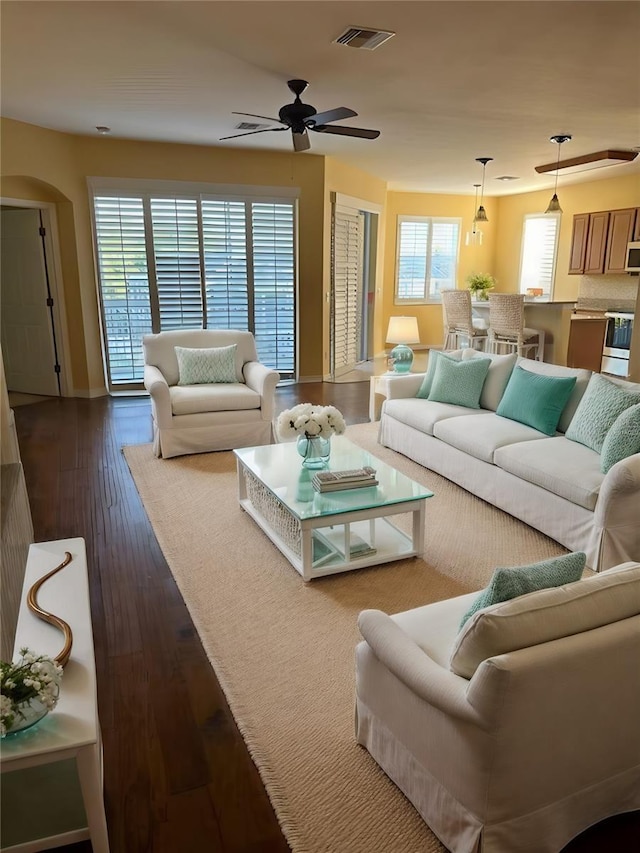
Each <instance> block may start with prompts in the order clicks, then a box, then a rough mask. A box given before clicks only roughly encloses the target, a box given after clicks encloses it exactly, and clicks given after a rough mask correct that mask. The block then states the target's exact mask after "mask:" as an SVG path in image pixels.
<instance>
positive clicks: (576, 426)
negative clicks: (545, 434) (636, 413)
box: [567, 373, 640, 453]
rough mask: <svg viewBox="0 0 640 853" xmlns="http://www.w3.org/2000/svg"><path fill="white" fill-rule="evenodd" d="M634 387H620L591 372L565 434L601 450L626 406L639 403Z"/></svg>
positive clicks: (638, 392) (572, 439) (639, 389)
mask: <svg viewBox="0 0 640 853" xmlns="http://www.w3.org/2000/svg"><path fill="white" fill-rule="evenodd" d="M636 388H637V390H635V391H634V390H631V389H630V388H627V387H622V386H620V385H619V384H617V383H615V382H611V381H610V380H609V379H605V377H604V376H600V374H599V373H594V374H593V376H592V377H591V379H590V380H589V386H588V388H587V390H586V391H585V393H584V397H583V398H582V400H581V401H580V405H579V406H578V408H577V410H576V413H575V415H574V416H573V420H572V421H571V423H570V425H569V429H568V430H567V438H570V439H571V441H579V442H580V444H584V445H586V446H587V447H590V448H591V449H592V450H595V451H596V452H597V453H600V451H601V450H602V445H603V444H604V439H605V436H606V434H607V433H608V432H609V430H610V428H611V427H612V426H613V424H614V422H615V420H616V418H617V417H618V415H620V414H621V413H622V412H623V411H624V410H625V409H628V408H629V407H630V406H634V405H635V404H636V403H640V386H636Z"/></svg>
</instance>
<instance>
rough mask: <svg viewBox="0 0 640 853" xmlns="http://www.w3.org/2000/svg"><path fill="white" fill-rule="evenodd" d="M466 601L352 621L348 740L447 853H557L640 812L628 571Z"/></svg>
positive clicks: (633, 598) (631, 575)
mask: <svg viewBox="0 0 640 853" xmlns="http://www.w3.org/2000/svg"><path fill="white" fill-rule="evenodd" d="M476 594H477V593H471V594H469V595H463V596H459V597H457V598H452V599H448V600H445V601H438V602H436V603H434V604H428V605H426V606H424V607H418V608H416V609H414V610H410V611H407V612H405V613H398V614H396V615H395V616H387V615H386V614H385V613H382V612H381V611H379V610H365V611H363V612H362V613H361V614H360V618H359V621H358V625H359V627H360V631H361V633H362V636H363V638H364V641H363V642H361V643H359V645H358V647H357V649H356V738H357V740H358V743H360V744H362V745H363V746H365V747H366V749H367V750H368V751H369V752H370V753H371V755H372V756H373V758H374V759H375V760H376V762H377V763H378V764H379V765H380V767H381V768H382V769H383V770H384V771H385V773H386V774H387V775H388V776H389V777H390V778H391V779H392V780H393V781H394V782H395V783H396V784H397V785H398V787H399V788H400V789H401V790H402V791H403V792H404V794H405V795H406V796H407V797H408V799H409V800H410V801H411V802H412V803H413V805H414V806H415V808H416V809H417V811H418V812H419V814H420V815H421V817H422V818H423V819H424V820H425V822H426V823H427V824H428V825H429V826H430V827H431V829H432V830H433V831H434V832H435V833H436V835H437V836H438V837H439V838H440V840H441V841H442V842H443V843H444V844H445V845H446V847H447V848H448V849H449V850H451V851H452V853H481V851H482V853H557V851H558V850H561V849H562V848H563V847H564V846H565V845H566V844H567V843H568V842H569V841H570V840H571V839H572V838H573V837H574V836H576V835H578V834H579V833H580V832H582V831H583V830H584V829H586V828H587V827H588V826H590V825H592V824H594V823H597V822H599V821H601V820H603V819H604V818H607V817H609V816H611V815H615V814H619V813H622V812H627V811H633V810H635V809H638V808H640V726H639V725H638V720H639V719H640V670H639V669H638V659H639V657H640V563H629V564H626V565H621V566H618V567H616V568H612V569H611V571H608V572H604V573H603V574H599V575H593V576H591V577H589V578H586V579H583V580H580V581H577V582H576V583H570V584H566V585H565V586H561V587H556V588H554V589H542V590H539V591H537V592H531V593H529V594H528V595H523V596H520V597H518V598H515V599H512V600H511V601H506V602H502V603H499V604H494V605H492V606H490V607H486V608H484V609H483V610H479V611H477V612H476V613H475V614H474V615H473V616H472V617H471V618H470V619H469V620H468V622H466V623H465V625H464V627H463V628H462V630H459V625H460V621H461V618H462V617H463V615H464V614H465V613H466V611H467V609H468V608H469V606H470V605H471V604H472V602H473V600H474V598H475V597H476Z"/></svg>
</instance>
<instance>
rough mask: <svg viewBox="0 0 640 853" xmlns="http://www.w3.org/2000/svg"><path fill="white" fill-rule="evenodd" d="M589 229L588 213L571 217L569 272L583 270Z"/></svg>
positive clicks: (573, 273) (574, 272)
mask: <svg viewBox="0 0 640 853" xmlns="http://www.w3.org/2000/svg"><path fill="white" fill-rule="evenodd" d="M588 231H589V214H588V213H578V214H576V215H575V216H574V217H573V232H572V234H571V254H570V255H569V274H570V275H577V274H578V273H583V272H584V259H585V255H586V252H587V233H588Z"/></svg>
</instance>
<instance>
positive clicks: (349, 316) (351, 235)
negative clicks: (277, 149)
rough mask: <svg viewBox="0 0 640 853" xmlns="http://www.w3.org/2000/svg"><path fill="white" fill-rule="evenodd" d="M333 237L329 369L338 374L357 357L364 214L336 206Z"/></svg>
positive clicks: (360, 307) (360, 313)
mask: <svg viewBox="0 0 640 853" xmlns="http://www.w3.org/2000/svg"><path fill="white" fill-rule="evenodd" d="M332 237H333V247H332V253H331V256H332V337H333V341H332V359H333V364H332V370H333V373H334V374H340V373H341V372H345V371H348V370H350V369H352V367H353V366H354V365H355V364H356V363H357V362H358V360H359V357H360V349H361V347H360V342H361V336H362V299H363V250H364V215H363V214H362V213H361V212H360V211H358V210H352V209H349V208H344V207H339V206H337V205H336V206H335V207H334V215H333V232H332Z"/></svg>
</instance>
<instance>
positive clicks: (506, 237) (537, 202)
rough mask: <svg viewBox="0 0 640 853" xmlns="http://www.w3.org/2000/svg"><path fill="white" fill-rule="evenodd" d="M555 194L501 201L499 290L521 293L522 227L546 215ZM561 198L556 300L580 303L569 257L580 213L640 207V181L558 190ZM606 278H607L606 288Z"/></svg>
mask: <svg viewBox="0 0 640 853" xmlns="http://www.w3.org/2000/svg"><path fill="white" fill-rule="evenodd" d="M551 195H552V191H550V190H544V191H541V192H535V193H523V194H522V195H511V196H502V197H501V198H499V199H498V200H497V201H498V212H499V218H500V226H499V230H498V240H499V251H498V253H497V255H496V276H497V278H498V279H499V281H500V287H499V288H498V289H499V290H502V289H504V290H507V291H508V290H511V291H514V290H517V289H518V276H519V273H520V246H521V242H522V223H523V217H524V215H525V214H526V213H543V212H544V211H545V210H546V208H547V205H548V204H549V199H550V198H551ZM558 198H559V199H560V204H561V206H562V217H561V222H560V236H559V240H558V259H557V264H556V279H555V290H554V294H553V298H554V300H557V301H564V300H572V299H576V298H577V296H578V288H579V286H580V276H579V275H569V273H568V269H569V253H570V249H571V232H572V228H573V217H574V214H576V213H590V212H592V211H595V210H616V209H619V208H624V207H638V206H640V178H638V176H637V175H630V176H629V175H626V176H623V177H619V178H605V179H604V180H596V181H589V183H584V184H573V185H569V186H565V187H563V186H562V185H561V183H560V184H559V186H558ZM604 283H606V278H603V284H604Z"/></svg>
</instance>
